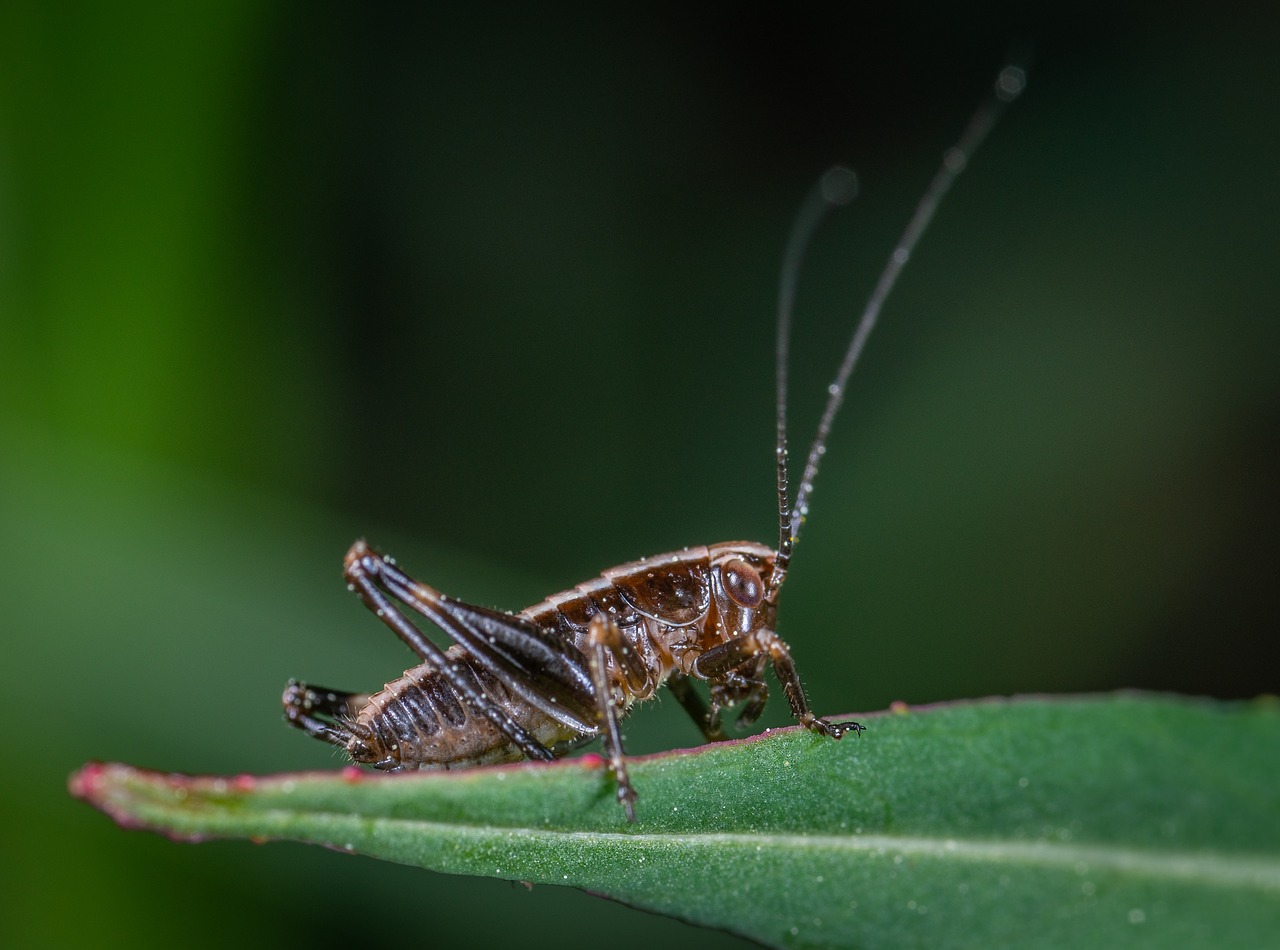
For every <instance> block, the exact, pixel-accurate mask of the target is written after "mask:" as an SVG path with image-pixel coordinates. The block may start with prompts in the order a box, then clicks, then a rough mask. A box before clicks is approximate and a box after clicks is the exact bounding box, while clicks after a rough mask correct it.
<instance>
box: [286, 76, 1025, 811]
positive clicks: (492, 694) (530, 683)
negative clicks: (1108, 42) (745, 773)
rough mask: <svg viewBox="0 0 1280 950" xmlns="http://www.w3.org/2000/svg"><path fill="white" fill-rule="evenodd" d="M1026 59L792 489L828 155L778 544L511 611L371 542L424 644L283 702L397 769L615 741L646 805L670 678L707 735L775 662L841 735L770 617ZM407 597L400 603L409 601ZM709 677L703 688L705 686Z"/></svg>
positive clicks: (837, 390)
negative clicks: (365, 676) (861, 389)
mask: <svg viewBox="0 0 1280 950" xmlns="http://www.w3.org/2000/svg"><path fill="white" fill-rule="evenodd" d="M1023 84H1024V74H1023V72H1022V70H1021V69H1019V68H1018V67H1016V66H1008V67H1005V69H1004V70H1003V71H1002V72H1001V73H1000V76H999V78H998V80H997V82H996V84H995V89H994V91H993V93H992V94H991V95H990V96H989V97H988V98H987V99H986V100H985V101H984V103H983V104H982V105H981V106H980V107H979V109H978V111H977V112H976V113H975V114H974V116H973V118H972V119H971V120H970V123H969V125H968V126H967V128H966V129H965V131H964V133H963V134H962V135H961V137H960V139H959V141H958V142H957V144H956V145H955V146H954V147H952V148H951V149H948V150H947V152H946V153H945V154H944V157H943V162H942V166H941V167H940V168H939V170H938V171H937V173H936V174H935V176H934V178H933V180H932V182H931V183H930V185H929V187H928V188H927V190H926V191H925V193H924V195H923V197H922V198H921V199H920V203H919V204H918V205H917V207H916V210H915V213H914V214H913V215H912V217H911V219H910V221H909V223H908V225H907V227H906V230H905V231H904V232H903V235H902V237H901V239H900V240H899V242H898V244H897V246H896V247H895V248H894V250H893V253H892V254H891V255H890V258H889V262H888V264H887V265H886V266H885V269H884V271H883V272H882V274H881V276H880V279H879V281H878V282H877V284H876V287H875V289H874V291H873V292H872V294H871V297H870V298H869V300H868V303H867V305H866V308H865V310H864V311H863V313H862V316H861V318H860V320H859V321H858V324H857V326H856V328H855V330H854V334H853V338H852V340H851V341H850V344H849V349H848V351H847V352H846V354H845V357H844V361H843V363H842V364H841V366H840V369H839V371H838V373H837V374H836V377H835V380H834V381H833V382H832V383H831V385H830V386H829V387H828V394H829V397H828V400H827V403H826V407H825V409H824V411H823V414H822V417H821V421H820V423H819V425H818V431H817V434H816V436H815V437H814V440H813V444H812V446H811V447H810V449H809V455H808V459H807V461H806V464H805V469H804V474H803V475H802V477H801V480H800V486H799V490H798V491H797V492H796V497H795V500H794V502H791V501H789V487H788V472H787V364H788V351H789V348H790V335H791V311H792V305H793V301H794V297H795V286H796V279H797V275H798V273H799V270H800V265H801V262H802V260H803V257H804V253H805V249H806V247H807V246H808V243H809V241H810V239H811V237H812V235H813V233H814V231H815V230H816V229H817V227H818V225H819V224H820V223H821V222H822V220H823V219H824V218H825V217H826V216H827V214H828V213H829V212H830V211H831V210H833V209H834V208H835V207H837V206H838V205H840V204H843V203H845V202H847V201H848V200H849V199H851V198H852V197H853V193H854V191H855V190H856V179H855V178H854V176H853V173H852V172H850V171H848V170H847V169H843V168H836V169H832V170H831V171H829V172H828V173H827V174H826V175H824V176H823V177H822V179H821V180H820V182H819V184H818V187H817V188H815V190H814V192H813V194H812V195H811V196H810V197H809V199H808V200H807V201H806V202H805V204H804V206H803V207H802V208H801V211H800V213H799V215H798V216H797V219H796V224H795V226H794V228H793V230H792V234H791V239H790V241H789V243H788V246H787V252H786V255H785V257H784V262H783V272H782V281H781V289H780V293H779V306H778V327H777V333H778V336H777V377H776V379H777V443H776V453H777V457H776V462H777V497H778V543H777V545H776V547H769V546H767V545H763V544H756V543H753V542H748V541H730V542H725V543H721V544H712V545H707V546H702V547H690V548H685V549H684V550H681V551H677V552H674V553H671V554H661V555H658V556H657V557H651V558H647V559H645V560H642V561H635V562H632V563H630V564H623V565H621V566H619V567H614V568H610V569H609V570H607V571H604V572H603V573H602V574H601V575H600V576H599V577H597V578H595V579H593V580H589V581H586V582H585V583H582V584H579V585H577V586H576V587H574V588H573V589H572V590H568V591H564V592H562V593H559V594H554V595H552V596H551V597H548V598H547V599H546V600H544V601H543V602H542V603H540V604H535V605H534V606H532V607H529V608H527V609H525V610H522V611H520V612H519V613H516V614H510V613H503V612H501V611H497V610H491V609H489V608H486V607H478V606H476V605H474V604H468V603H464V602H462V601H460V600H456V599H454V598H452V597H449V596H448V595H446V594H443V593H441V592H440V591H438V590H436V589H435V588H433V587H431V586H429V585H428V584H425V583H423V582H421V581H418V580H415V579H414V578H412V577H410V576H409V575H408V574H406V573H405V572H404V571H403V570H401V568H400V567H399V566H398V565H397V564H396V563H395V561H394V559H392V558H390V557H388V556H386V555H384V554H380V553H379V552H377V551H376V550H374V549H373V548H372V547H370V546H369V545H368V544H366V543H365V542H364V541H357V542H356V543H355V544H354V545H353V546H352V547H351V550H350V551H348V552H347V556H346V561H345V569H344V574H345V577H346V580H347V583H348V586H349V587H350V588H351V589H352V590H353V591H355V592H356V593H357V594H358V595H359V597H360V599H361V600H362V601H363V602H364V604H365V606H366V607H368V608H369V609H370V610H372V611H373V612H374V613H375V614H376V615H377V617H378V618H379V619H380V620H381V621H382V622H383V623H385V624H386V625H387V626H388V627H390V628H391V629H392V630H393V631H394V632H395V633H396V635H397V636H399V637H400V639H401V640H403V641H404V642H405V643H406V644H407V645H408V646H409V648H410V649H411V650H413V652H414V653H416V654H417V655H418V657H419V659H420V660H421V663H420V664H419V665H417V666H414V667H412V668H411V669H409V670H406V671H405V673H404V674H403V675H402V676H400V677H399V678H397V679H394V680H392V681H391V682H389V683H387V684H386V685H385V686H383V687H382V689H380V690H378V691H377V692H374V693H348V692H342V691H340V690H334V689H326V688H323V687H319V686H310V685H308V684H306V683H303V682H300V681H297V680H290V682H289V684H288V686H287V688H286V689H285V692H284V696H283V703H284V713H285V719H286V720H287V721H288V722H289V723H290V724H291V725H293V726H296V727H297V728H299V729H301V730H303V731H304V732H306V733H307V734H308V735H311V736H314V737H316V738H317V739H321V740H323V741H325V742H328V743H331V744H333V745H335V746H337V747H339V748H340V749H343V750H344V751H345V752H346V753H347V754H348V755H349V756H350V757H351V758H352V759H353V760H354V761H356V762H359V763H363V764H366V765H371V766H373V767H374V768H375V769H382V770H385V771H393V772H394V771H412V770H417V769H432V768H444V769H451V768H465V767H469V766H475V765H481V764H485V763H494V762H505V761H512V760H516V759H521V758H528V759H533V760H543V761H545V760H551V759H555V758H558V757H560V756H563V755H565V754H566V753H568V752H570V751H571V750H573V749H575V748H577V747H579V746H581V745H583V744H584V743H586V742H589V741H591V740H592V739H595V738H597V737H599V738H601V739H602V740H603V747H604V752H605V758H606V760H607V763H608V769H609V771H610V772H611V773H612V776H613V779H614V782H615V784H616V790H617V799H618V801H619V803H620V804H621V805H622V807H623V809H624V810H625V813H626V816H627V818H628V819H629V820H634V819H635V801H636V792H635V789H634V788H633V787H632V784H631V781H630V779H629V777H628V775H627V767H626V760H625V758H624V755H623V747H622V738H621V734H620V731H619V721H620V720H621V719H622V718H623V717H624V716H625V715H626V714H627V713H628V712H629V711H630V710H631V708H632V707H633V706H635V705H636V704H638V703H641V702H643V701H644V700H647V699H650V698H651V697H653V696H654V694H655V693H656V692H657V691H658V689H659V688H660V687H662V686H664V685H665V686H666V687H667V688H668V689H669V690H670V691H671V693H672V694H674V696H675V697H676V699H677V700H678V701H679V703H680V704H681V706H683V708H684V709H685V710H686V711H687V712H688V713H689V715H690V716H691V717H692V718H693V720H694V722H695V723H697V725H698V727H699V728H700V729H701V730H702V734H703V735H704V736H705V737H706V738H707V739H708V740H709V741H714V740H719V739H724V738H726V734H725V731H724V727H723V724H722V721H721V716H722V714H723V712H724V711H725V710H727V709H730V708H732V707H735V706H741V707H742V709H741V712H740V713H739V715H738V717H737V723H738V725H740V726H749V725H751V724H752V723H754V722H755V721H756V720H757V718H758V717H759V716H760V714H761V712H762V711H763V709H764V706H765V701H766V699H767V697H768V686H767V684H766V682H765V678H764V676H765V670H766V667H770V666H771V667H772V669H773V672H774V675H775V676H776V677H777V680H778V682H779V683H780V684H781V686H782V691H783V693H784V694H785V696H786V699H787V703H788V704H789V705H790V707H791V713H792V715H793V716H794V717H795V719H796V721H797V722H798V723H800V724H801V725H802V726H804V727H806V728H808V729H811V730H813V731H814V732H817V733H819V734H821V735H824V736H829V737H831V738H833V739H839V738H841V737H842V736H844V735H845V734H847V733H849V732H853V733H855V734H861V732H862V731H863V727H862V726H861V725H860V724H859V723H857V722H832V721H831V720H829V719H826V718H823V717H821V716H817V715H815V714H814V713H813V711H812V710H811V709H810V707H809V701H808V699H807V698H806V697H805V692H804V688H803V687H802V686H801V684H800V678H799V676H798V675H797V673H796V667H795V664H794V663H793V661H792V658H791V650H790V648H789V647H788V646H787V644H786V643H785V642H784V641H783V640H782V639H781V638H780V637H779V636H778V635H777V633H776V632H775V629H776V622H777V613H778V595H779V593H780V591H781V589H782V584H783V580H784V579H785V577H786V573H787V568H788V566H789V564H790V561H791V556H792V552H793V550H794V548H795V545H796V542H797V539H798V537H799V534H800V527H801V525H802V524H803V522H804V520H805V517H806V515H807V513H808V499H809V495H810V493H811V491H812V489H813V481H814V477H815V475H816V474H817V471H818V465H819V462H820V461H821V459H822V456H823V453H824V452H825V450H826V442H827V436H828V434H829V432H830V430H831V424H832V421H833V419H834V418H835V415H836V413H837V411H838V410H839V408H840V404H841V402H842V400H843V396H844V390H845V385H846V382H847V380H848V378H849V375H850V374H851V373H852V371H853V368H854V365H855V364H856V363H857V360H858V357H859V355H860V354H861V352H862V348H863V345H864V344H865V342H866V339H867V336H868V335H869V334H870V332H871V330H872V328H873V327H874V325H875V323H876V320H877V318H878V317H879V313H880V309H881V307H882V305H883V304H884V301H885V299H886V298H887V297H888V295H889V293H890V291H891V290H892V289H893V285H894V283H895V282H896V281H897V278H898V276H899V274H900V273H901V271H902V269H903V267H904V266H905V264H906V262H907V259H908V258H909V257H910V255H911V252H912V251H913V250H914V248H915V246H916V243H917V242H918V241H919V239H920V236H921V234H922V233H923V232H924V230H925V228H926V226H927V225H928V223H929V221H930V219H931V218H932V216H933V214H934V212H935V211H936V209H937V207H938V204H939V203H940V202H941V200H942V198H943V196H944V195H945V193H946V192H947V190H948V189H949V188H950V187H951V184H952V183H953V182H954V181H955V179H956V177H957V176H958V175H959V174H960V172H961V171H962V170H963V169H964V165H965V163H966V161H967V160H968V158H969V157H970V156H971V155H972V154H973V152H974V150H975V149H976V148H977V147H978V145H979V144H981V142H982V140H983V139H984V138H985V137H986V135H987V134H988V132H990V130H991V128H992V126H993V125H994V123H995V120H996V118H997V116H998V115H999V113H1000V111H1001V110H1002V108H1003V106H1004V105H1005V104H1006V103H1008V102H1010V101H1012V100H1013V99H1014V98H1015V97H1016V96H1017V95H1018V93H1019V92H1020V91H1021V89H1022V86H1023ZM401 608H403V610H402V609H401ZM412 614H417V615H419V616H421V617H423V618H425V619H426V620H428V621H430V622H431V623H432V624H434V625H435V626H436V627H438V628H439V629H440V630H441V631H442V632H443V633H444V634H445V635H446V636H447V637H448V638H449V640H451V641H452V645H451V646H449V647H448V648H447V649H442V648H441V647H439V646H437V645H436V644H435V643H433V642H432V641H431V640H430V639H428V638H427V637H426V636H424V635H423V633H422V631H421V630H420V629H419V628H418V627H417V626H415V624H414V622H413V621H412V620H411V619H410V617H411V615H412ZM695 680H701V681H703V682H705V683H706V684H707V687H708V688H709V692H710V703H709V704H708V703H707V702H706V701H705V700H704V699H703V698H702V696H701V694H700V693H699V692H698V691H697V690H696V689H695V688H694V686H693V681H695Z"/></svg>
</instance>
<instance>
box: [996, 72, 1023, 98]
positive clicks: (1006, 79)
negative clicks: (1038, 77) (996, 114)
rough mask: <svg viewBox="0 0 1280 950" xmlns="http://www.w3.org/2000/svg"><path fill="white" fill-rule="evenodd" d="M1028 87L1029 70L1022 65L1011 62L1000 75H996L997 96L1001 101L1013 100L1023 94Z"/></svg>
mask: <svg viewBox="0 0 1280 950" xmlns="http://www.w3.org/2000/svg"><path fill="white" fill-rule="evenodd" d="M1026 87H1027V71H1026V70H1025V69H1023V68H1022V67H1021V66H1014V65H1012V64H1010V65H1008V66H1006V67H1005V68H1004V69H1002V70H1000V75H999V76H997V77H996V98H998V99H999V100H1000V101H1001V102H1013V100H1014V99H1017V98H1018V96H1020V95H1022V90H1023V89H1025V88H1026Z"/></svg>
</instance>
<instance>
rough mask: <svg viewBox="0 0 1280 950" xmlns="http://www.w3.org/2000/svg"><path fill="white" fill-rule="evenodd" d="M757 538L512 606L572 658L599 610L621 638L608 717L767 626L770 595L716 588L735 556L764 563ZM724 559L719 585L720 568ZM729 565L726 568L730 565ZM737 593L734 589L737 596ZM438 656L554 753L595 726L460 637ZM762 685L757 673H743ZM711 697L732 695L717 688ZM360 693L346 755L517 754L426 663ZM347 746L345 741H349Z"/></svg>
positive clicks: (393, 760) (461, 764) (383, 759)
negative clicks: (536, 692)
mask: <svg viewBox="0 0 1280 950" xmlns="http://www.w3.org/2000/svg"><path fill="white" fill-rule="evenodd" d="M773 556H774V555H773V550H772V549H771V548H768V547H766V546H764V545H762V544H754V543H751V542H731V543H727V544H717V545H713V546H712V547H710V548H707V547H697V548H687V549H685V550H683V551H678V552H675V553H671V554H661V555H658V556H657V557H651V558H646V559H645V560H642V561H635V562H632V563H630V564H623V565H620V566H618V567H615V568H611V569H610V570H608V571H606V572H604V574H602V575H601V576H600V577H598V578H595V579H594V580H591V581H588V582H586V583H583V584H578V585H577V586H576V587H574V588H573V589H572V590H568V591H563V592H561V593H558V594H554V595H552V596H551V597H548V598H547V599H546V600H544V601H542V602H541V603H539V604H536V605H534V606H533V607H529V608H527V609H526V610H522V611H521V612H520V616H521V617H524V618H526V619H528V620H530V621H532V622H533V623H535V624H537V625H538V626H539V627H540V628H542V629H544V630H548V631H552V632H553V636H555V637H557V638H559V639H560V640H561V641H562V642H563V643H565V644H571V645H572V646H573V647H574V648H575V649H577V650H578V651H579V652H580V653H581V654H582V655H583V656H584V657H585V656H586V655H587V653H588V652H589V650H590V646H589V638H590V629H591V622H592V618H594V617H597V616H601V615H607V616H609V617H611V618H612V619H613V620H614V622H615V623H616V624H617V628H618V633H619V635H620V637H621V640H622V644H621V645H620V647H619V648H617V649H613V650H609V651H606V653H605V658H606V662H605V676H606V679H607V680H608V682H609V684H610V688H611V692H612V702H613V705H614V707H615V708H616V709H617V710H618V715H619V718H621V717H622V716H624V715H625V714H626V713H627V712H629V711H630V709H631V707H632V705H633V704H634V703H637V702H642V701H644V700H646V699H650V698H652V697H653V695H654V694H655V693H656V692H657V691H658V688H659V687H660V686H662V685H663V684H664V683H665V682H666V681H667V680H668V678H669V677H670V676H671V675H672V674H675V675H679V676H691V675H692V676H695V677H696V675H697V674H696V671H695V667H696V661H697V659H698V657H699V656H701V655H702V654H703V653H705V652H706V651H707V650H709V649H710V648H712V647H714V646H717V645H719V644H721V643H724V642H726V640H728V639H730V638H732V637H733V636H735V635H740V634H745V633H750V632H752V631H753V630H756V629H760V628H762V627H763V628H766V629H771V628H772V625H773V621H774V618H775V616H776V614H777V608H776V604H775V603H773V602H770V601H762V602H761V603H760V604H759V605H758V606H756V607H744V606H742V605H741V604H739V603H737V602H736V601H734V600H733V599H732V597H731V596H730V595H729V593H728V589H729V588H730V587H731V586H732V585H733V584H734V583H738V581H736V580H734V578H737V577H739V576H740V572H741V565H742V564H746V565H747V566H748V567H750V568H751V570H752V571H754V572H755V576H756V577H759V576H760V575H761V573H765V574H767V572H768V570H769V569H770V568H771V567H772V564H773ZM726 567H728V568H730V581H729V583H728V584H726V581H725V571H726ZM733 568H737V569H738V572H739V573H737V574H735V573H733ZM739 596H741V595H739ZM445 655H446V657H447V658H448V660H449V662H450V665H451V666H455V667H458V668H459V669H460V670H462V671H465V672H463V674H462V675H466V676H470V677H473V678H474V679H475V680H476V683H477V686H478V687H479V688H480V689H482V690H483V691H484V692H485V693H487V694H488V695H489V696H491V697H492V698H493V699H494V700H495V702H497V703H498V704H499V705H500V706H502V708H503V709H504V710H505V711H506V713H507V714H508V715H509V716H511V718H512V719H513V720H515V722H517V723H518V724H519V725H520V726H522V727H523V728H524V729H526V730H528V731H529V732H530V733H532V734H533V735H534V736H535V737H536V738H537V739H538V741H539V742H541V743H542V744H543V745H545V746H547V747H548V748H550V749H551V750H552V751H553V752H554V753H556V754H563V753H565V752H568V751H570V750H572V749H574V748H577V747H578V746H580V745H582V744H583V743H585V742H587V741H589V740H591V739H592V738H594V737H596V736H597V735H599V728H598V727H596V726H595V725H594V724H593V725H592V727H591V728H586V729H584V728H583V727H584V726H585V725H587V724H586V723H583V722H581V720H580V718H578V717H575V716H573V715H571V714H570V715H563V716H560V717H556V716H555V715H553V714H551V713H548V712H546V711H544V710H543V709H541V708H539V706H537V705H534V704H532V703H530V702H528V701H526V700H525V699H523V698H522V697H521V696H520V695H519V694H517V693H515V692H513V691H512V690H510V689H508V688H507V687H506V686H504V685H503V683H502V682H501V680H499V679H497V678H496V677H494V676H492V675H490V674H488V673H487V672H486V671H485V670H484V668H483V667H478V666H477V665H476V664H474V663H473V662H472V659H471V656H470V655H469V654H468V653H467V651H466V650H465V649H464V648H463V647H461V646H460V645H456V644H455V645H454V646H452V647H450V648H449V649H448V650H447V651H446V653H445ZM753 685H755V686H756V688H757V689H758V691H760V692H761V693H763V692H764V689H765V686H764V683H763V682H754V683H753ZM721 693H722V694H723V696H722V699H721V702H720V705H721V706H728V705H732V704H733V700H731V697H729V696H728V695H727V692H726V691H725V690H723V689H722V690H721ZM357 699H359V700H361V702H360V704H359V708H358V709H356V710H355V711H354V721H353V722H352V724H351V729H352V733H353V736H352V739H351V740H349V741H348V751H349V752H351V753H352V754H353V757H354V758H356V760H357V761H362V762H366V763H368V764H371V765H375V766H376V767H379V768H382V769H386V770H389V771H400V770H414V769H424V768H445V769H448V768H466V767H470V766H474V765H484V764H489V763H494V762H510V761H515V760H518V759H521V758H524V753H523V752H521V750H520V748H519V747H518V746H517V745H515V744H513V743H512V742H511V740H510V739H508V738H507V736H506V735H504V734H503V733H502V731H501V730H500V729H498V727H497V726H495V725H494V724H493V723H492V722H490V721H489V720H488V719H485V718H483V717H480V716H475V715H472V714H471V713H470V712H469V711H468V709H467V706H466V703H465V702H463V701H462V700H461V699H460V697H459V696H458V694H457V692H456V691H455V690H454V689H453V688H452V687H451V686H450V684H449V681H448V680H447V679H445V678H444V677H443V676H442V675H441V674H440V672H439V671H438V670H436V669H435V668H434V667H432V666H431V664H426V663H424V664H420V665H418V666H415V667H413V668H411V669H409V670H406V671H405V673H404V675H403V676H401V677H399V678H398V679H395V680H392V681H391V682H390V683H388V684H387V685H386V686H384V687H383V688H382V689H381V690H380V691H378V692H377V693H374V694H373V695H372V696H369V697H357ZM353 746H354V747H353Z"/></svg>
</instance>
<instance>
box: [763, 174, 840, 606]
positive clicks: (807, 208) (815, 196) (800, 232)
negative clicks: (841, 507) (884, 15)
mask: <svg viewBox="0 0 1280 950" xmlns="http://www.w3.org/2000/svg"><path fill="white" fill-rule="evenodd" d="M857 194H858V176H857V175H855V174H854V173H853V172H852V171H851V170H850V169H848V168H844V167H843V166H840V165H837V166H835V167H834V168H829V169H827V171H825V172H823V174H822V177H821V178H819V179H818V182H817V184H815V185H814V186H813V188H812V190H811V191H810V192H809V194H808V196H807V197H806V198H805V200H804V204H802V205H801V206H800V211H799V212H798V213H797V214H796V220H795V223H794V224H792V226H791V236H790V237H789V238H788V239H787V251H786V254H784V255H783V258H782V279H781V280H780V281H779V284H778V367H777V384H778V397H777V398H778V441H777V447H778V449H777V456H778V458H777V461H778V555H777V558H776V559H775V560H774V569H773V573H772V574H771V575H770V583H771V584H772V585H773V586H775V587H776V586H777V585H778V584H781V583H782V578H783V577H784V576H785V574H786V571H787V563H788V562H789V561H790V559H791V545H792V539H791V511H790V503H789V502H788V500H787V366H788V365H789V364H790V362H791V314H792V312H793V311H794V310H795V302H796V284H797V282H798V280H799V277H800V267H801V265H802V264H803V263H804V257H805V253H806V252H807V251H808V249H809V245H810V244H811V243H812V242H813V235H814V233H815V232H816V231H817V230H818V228H819V227H820V226H821V225H822V222H823V221H825V220H826V219H827V217H828V215H830V214H831V212H832V211H834V210H835V209H836V208H838V207H840V206H841V205H846V204H848V203H849V202H850V201H852V200H853V199H854V198H855V197H856V196H857Z"/></svg>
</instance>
